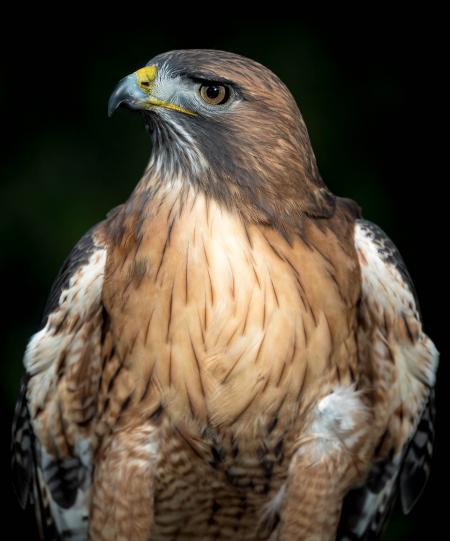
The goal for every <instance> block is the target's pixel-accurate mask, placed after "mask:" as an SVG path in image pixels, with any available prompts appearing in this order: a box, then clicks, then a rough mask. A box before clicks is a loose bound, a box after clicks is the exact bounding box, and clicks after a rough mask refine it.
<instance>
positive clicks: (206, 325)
mask: <svg viewBox="0 0 450 541" xmlns="http://www.w3.org/2000/svg"><path fill="white" fill-rule="evenodd" d="M203 328H204V329H205V331H206V330H207V329H208V310H207V307H206V293H205V302H204V304H203Z"/></svg>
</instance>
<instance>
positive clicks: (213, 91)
mask: <svg viewBox="0 0 450 541" xmlns="http://www.w3.org/2000/svg"><path fill="white" fill-rule="evenodd" d="M199 93H200V97H201V98H202V100H203V101H204V102H205V103H207V104H208V105H222V104H223V103H225V102H227V101H228V98H229V97H230V91H229V89H228V87H226V86H225V85H220V84H203V85H202V86H201V87H200V90H199Z"/></svg>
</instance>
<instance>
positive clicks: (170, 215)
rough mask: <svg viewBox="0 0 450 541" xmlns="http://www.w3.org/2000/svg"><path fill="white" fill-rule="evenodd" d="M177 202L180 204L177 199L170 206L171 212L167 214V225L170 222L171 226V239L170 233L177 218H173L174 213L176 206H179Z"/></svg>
mask: <svg viewBox="0 0 450 541" xmlns="http://www.w3.org/2000/svg"><path fill="white" fill-rule="evenodd" d="M162 201H163V200H162ZM177 202H178V198H176V197H175V198H174V200H173V202H172V204H171V205H170V208H169V211H168V213H167V223H169V222H170V224H171V225H170V226H169V237H170V231H171V229H172V226H173V224H174V221H175V218H172V212H173V209H174V207H175V205H176V204H177Z"/></svg>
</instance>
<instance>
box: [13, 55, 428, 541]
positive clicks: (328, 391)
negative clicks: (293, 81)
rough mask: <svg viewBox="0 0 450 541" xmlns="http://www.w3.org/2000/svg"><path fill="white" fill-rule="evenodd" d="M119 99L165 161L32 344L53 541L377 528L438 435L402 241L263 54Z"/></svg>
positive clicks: (89, 254)
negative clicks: (330, 157) (347, 180)
mask: <svg viewBox="0 0 450 541" xmlns="http://www.w3.org/2000/svg"><path fill="white" fill-rule="evenodd" d="M202 85H203V86H204V85H209V86H212V87H217V86H221V85H222V86H224V87H225V88H226V89H227V92H228V94H227V96H229V99H228V100H227V101H225V102H224V103H220V104H218V105H211V104H208V103H205V102H204V101H203V102H202V99H201V92H199V88H200V87H201V86H202ZM214 92H215V90H211V95H213V94H214ZM121 103H122V104H125V105H127V106H128V107H130V108H132V109H138V110H142V111H144V112H143V115H144V121H145V124H146V126H147V128H148V130H149V131H150V132H151V134H152V138H153V142H154V144H153V151H152V155H151V157H150V161H149V164H148V166H147V168H146V171H145V172H144V175H143V177H142V179H141V180H140V182H139V184H138V185H137V187H136V189H135V190H134V192H133V193H132V194H131V196H130V198H129V200H128V201H127V202H126V203H125V204H123V205H121V206H120V207H118V208H116V209H114V210H113V211H112V212H111V213H110V214H109V215H108V217H107V218H106V219H105V221H103V222H101V223H100V224H98V225H97V226H95V227H94V228H93V229H92V230H91V231H90V232H89V233H87V235H86V236H85V237H83V239H82V240H81V241H80V242H79V243H78V245H77V246H76V247H75V248H74V250H73V251H72V253H71V255H70V256H69V258H68V260H67V262H66V263H65V264H64V266H63V268H62V271H61V273H60V275H59V277H58V278H57V280H56V283H55V286H54V287H53V289H52V293H51V296H50V300H49V303H48V306H47V310H46V315H45V317H44V320H43V325H42V329H41V330H40V331H39V332H37V333H36V334H35V335H34V336H33V337H32V338H31V340H30V343H29V345H28V348H27V352H26V354H25V368H26V376H25V379H24V385H23V389H22V391H21V394H20V398H19V401H18V406H17V412H16V419H15V425H14V429H13V431H14V442H13V467H14V472H15V479H16V490H17V493H18V496H19V501H20V502H21V504H22V505H23V506H25V505H27V504H28V503H31V504H33V505H34V506H35V508H36V511H37V517H38V523H39V525H40V526H39V527H40V531H41V536H42V537H43V539H60V540H71V541H73V540H79V541H81V540H83V539H87V538H89V539H91V540H101V541H103V540H104V541H110V540H119V539H133V540H134V541H140V540H142V541H144V540H148V539H152V540H153V541H156V540H158V541H159V540H172V539H179V540H181V539H193V538H195V539H202V540H209V539H224V540H225V539H248V540H263V539H271V540H275V539H276V540H282V541H290V540H294V539H295V540H298V539H303V540H320V541H325V540H332V539H335V538H336V536H337V538H338V539H361V540H362V539H376V538H377V536H379V534H380V531H381V529H382V526H383V524H384V523H385V520H386V517H387V515H388V512H389V510H390V508H391V506H392V503H393V501H394V500H395V496H396V494H397V492H398V491H400V496H401V502H402V505H403V509H404V510H405V512H408V511H409V510H410V509H411V507H412V506H413V505H414V503H415V501H416V500H417V498H418V496H419V495H420V492H421V490H422V488H423V485H424V483H425V481H426V477H427V475H428V471H429V462H430V457H431V445H432V426H433V415H432V411H433V410H432V397H433V395H432V389H433V385H434V378H435V372H436V367H437V359H438V354H437V352H436V349H435V347H434V345H433V343H432V342H431V341H430V339H429V338H428V337H427V336H426V335H425V334H424V332H423V330H422V325H421V321H420V315H419V309H418V305H417V301H416V296H415V293H414V291H413V287H412V283H411V280H410V278H409V275H408V273H407V271H406V269H405V266H404V264H403V262H402V261H401V258H400V256H399V254H398V252H397V250H396V249H395V247H394V246H393V244H392V243H391V242H390V241H389V240H388V239H387V237H386V236H385V235H384V233H383V232H382V231H380V230H379V229H378V228H377V227H376V226H374V225H373V224H370V223H369V222H366V221H364V220H362V219H361V218H360V215H359V209H358V207H357V205H356V204H354V203H353V202H352V201H349V200H346V199H341V198H337V197H335V196H333V195H332V194H331V193H330V192H329V190H328V189H327V188H326V186H325V184H324V183H323V181H322V179H321V177H320V175H319V172H318V168H317V165H316V161H315V158H314V154H313V152H312V149H311V146H310V142H309V138H308V134H307V131H306V128H305V125H304V123H303V120H302V117H301V115H300V112H299V111H298V108H297V106H296V104H295V101H294V99H293V98H292V96H291V94H290V93H289V91H288V90H287V89H286V87H285V86H284V85H283V84H282V83H281V81H279V79H278V78H277V77H276V76H275V75H273V74H272V73H271V72H270V71H269V70H267V69H266V68H264V67H263V66H261V65H260V64H257V63H256V62H253V61H251V60H248V59H245V58H243V57H240V56H238V55H234V54H231V53H225V52H219V51H197V50H192V51H175V52H171V53H166V54H164V55H160V56H158V57H155V58H154V59H153V60H152V61H151V62H150V63H149V67H148V68H147V69H144V70H140V71H139V72H137V74H136V75H132V76H129V77H127V78H126V79H124V80H123V81H122V82H121V83H120V85H119V87H118V89H117V90H116V91H115V93H114V94H113V97H112V98H111V102H110V109H111V111H112V110H114V109H115V108H116V107H117V106H118V105H119V104H121Z"/></svg>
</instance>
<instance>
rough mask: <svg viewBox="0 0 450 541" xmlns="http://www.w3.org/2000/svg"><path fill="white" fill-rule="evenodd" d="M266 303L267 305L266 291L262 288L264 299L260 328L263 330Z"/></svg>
mask: <svg viewBox="0 0 450 541" xmlns="http://www.w3.org/2000/svg"><path fill="white" fill-rule="evenodd" d="M266 303H267V290H266V288H264V299H263V314H262V324H261V327H262V329H264V327H265V326H266V310H267V309H266Z"/></svg>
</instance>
